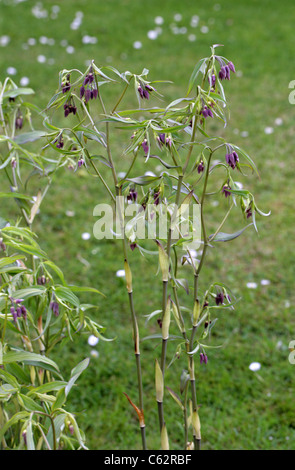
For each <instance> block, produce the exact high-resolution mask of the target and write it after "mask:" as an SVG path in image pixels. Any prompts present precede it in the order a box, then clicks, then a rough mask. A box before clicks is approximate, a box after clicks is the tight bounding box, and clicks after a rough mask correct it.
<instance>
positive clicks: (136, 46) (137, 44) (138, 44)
mask: <svg viewBox="0 0 295 470" xmlns="http://www.w3.org/2000/svg"><path fill="white" fill-rule="evenodd" d="M133 47H134V49H141V48H142V43H141V42H140V41H135V42H134V43H133Z"/></svg>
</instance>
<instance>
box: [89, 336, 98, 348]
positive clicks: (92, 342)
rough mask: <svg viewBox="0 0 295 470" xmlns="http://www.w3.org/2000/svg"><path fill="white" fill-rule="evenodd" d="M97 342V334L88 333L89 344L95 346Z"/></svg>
mask: <svg viewBox="0 0 295 470" xmlns="http://www.w3.org/2000/svg"><path fill="white" fill-rule="evenodd" d="M98 342H99V338H97V336H94V335H90V336H89V337H88V344H89V346H96V345H97V343H98Z"/></svg>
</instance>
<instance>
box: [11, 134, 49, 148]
mask: <svg viewBox="0 0 295 470" xmlns="http://www.w3.org/2000/svg"><path fill="white" fill-rule="evenodd" d="M46 135H47V133H46V132H45V131H31V132H24V133H23V134H19V135H17V136H16V137H15V138H14V142H16V143H17V144H18V145H23V144H26V143H27V142H35V140H38V139H40V138H41V137H45V136H46Z"/></svg>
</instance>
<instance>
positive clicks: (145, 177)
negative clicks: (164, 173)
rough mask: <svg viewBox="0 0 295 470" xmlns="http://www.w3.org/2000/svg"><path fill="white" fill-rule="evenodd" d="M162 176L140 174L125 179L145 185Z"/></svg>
mask: <svg viewBox="0 0 295 470" xmlns="http://www.w3.org/2000/svg"><path fill="white" fill-rule="evenodd" d="M160 178H161V176H148V175H143V176H138V177H136V178H126V180H124V181H131V182H132V183H135V184H138V185H140V186H145V185H147V184H151V183H153V182H154V181H157V180H159V179H160Z"/></svg>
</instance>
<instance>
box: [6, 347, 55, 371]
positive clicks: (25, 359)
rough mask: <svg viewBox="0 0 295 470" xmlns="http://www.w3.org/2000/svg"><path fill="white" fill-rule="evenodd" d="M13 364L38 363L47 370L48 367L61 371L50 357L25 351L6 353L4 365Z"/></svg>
mask: <svg viewBox="0 0 295 470" xmlns="http://www.w3.org/2000/svg"><path fill="white" fill-rule="evenodd" d="M11 362H22V363H24V364H26V363H37V364H38V366H39V367H44V368H45V369H46V366H51V367H52V368H53V369H54V370H55V371H59V369H58V366H57V364H56V363H55V362H54V361H52V359H49V357H46V356H41V354H36V353H31V352H28V351H23V350H19V351H9V352H7V353H4V354H3V364H10V363H11Z"/></svg>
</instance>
